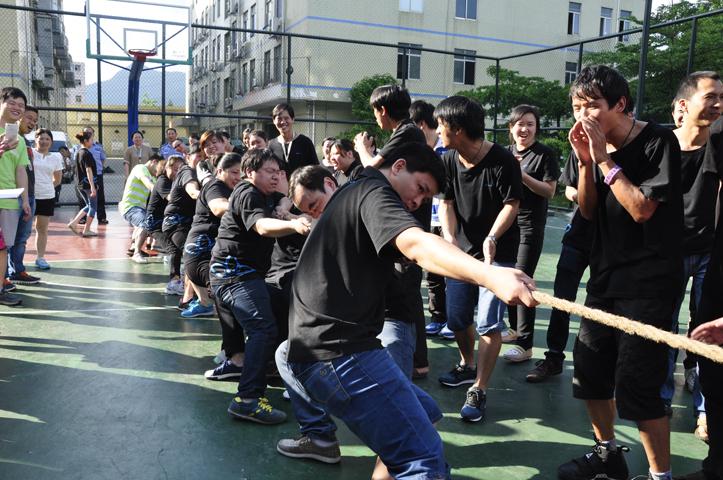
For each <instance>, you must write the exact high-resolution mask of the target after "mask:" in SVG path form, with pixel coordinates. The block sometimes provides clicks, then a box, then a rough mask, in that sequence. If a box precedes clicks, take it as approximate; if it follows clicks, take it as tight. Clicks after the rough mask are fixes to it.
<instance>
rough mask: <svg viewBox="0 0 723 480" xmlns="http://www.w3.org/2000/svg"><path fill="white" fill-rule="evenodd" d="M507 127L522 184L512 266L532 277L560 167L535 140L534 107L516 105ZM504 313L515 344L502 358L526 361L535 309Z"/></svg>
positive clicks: (537, 120) (516, 308)
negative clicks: (508, 320)
mask: <svg viewBox="0 0 723 480" xmlns="http://www.w3.org/2000/svg"><path fill="white" fill-rule="evenodd" d="M509 128H510V140H511V142H512V145H510V146H509V147H508V148H509V150H510V152H512V154H513V155H514V156H515V158H517V160H518V161H519V162H520V170H521V172H522V185H523V188H522V199H521V200H520V209H519V213H518V214H517V224H518V225H519V227H520V246H519V248H518V249H517V264H516V265H515V268H519V269H520V270H522V271H523V272H525V273H526V274H527V275H529V276H533V275H534V274H535V269H536V268H537V262H538V261H539V259H540V254H541V253H542V244H543V241H544V238H545V223H546V222H547V202H548V200H549V199H551V198H552V196H553V195H554V194H555V189H556V188H557V179H558V177H559V176H560V166H559V165H558V162H557V158H556V157H555V154H554V152H553V151H552V150H551V149H550V148H548V147H546V146H545V145H543V144H542V143H540V142H538V141H537V131H538V130H539V128H540V111H539V110H538V109H537V107H535V106H532V105H518V106H516V107H515V108H513V109H512V114H511V116H510V121H509ZM507 313H508V315H509V317H510V327H511V328H512V334H511V335H509V334H508V338H509V341H512V340H514V341H515V345H514V346H513V347H512V348H510V349H509V350H508V351H507V352H505V353H504V357H505V359H507V360H510V361H513V362H515V361H523V360H527V359H529V358H530V357H531V355H532V336H533V333H534V329H535V308H534V307H532V308H529V307H525V306H524V305H522V306H510V307H508V308H507ZM515 330H516V332H515ZM515 337H516V338H515Z"/></svg>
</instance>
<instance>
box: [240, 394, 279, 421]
mask: <svg viewBox="0 0 723 480" xmlns="http://www.w3.org/2000/svg"><path fill="white" fill-rule="evenodd" d="M228 413H229V415H231V416H232V417H234V418H240V419H242V420H250V421H252V422H256V423H262V424H264V425H275V424H277V423H282V422H285V421H286V414H285V413H284V412H282V411H281V410H277V409H275V408H274V407H272V406H271V404H270V403H269V400H268V399H266V398H264V397H260V398H248V399H242V398H240V397H234V399H233V400H231V404H230V405H229V406H228Z"/></svg>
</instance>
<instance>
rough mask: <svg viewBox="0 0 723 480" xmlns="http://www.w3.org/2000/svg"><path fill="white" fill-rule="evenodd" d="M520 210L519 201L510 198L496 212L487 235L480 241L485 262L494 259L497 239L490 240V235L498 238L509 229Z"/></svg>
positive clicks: (490, 261)
mask: <svg viewBox="0 0 723 480" xmlns="http://www.w3.org/2000/svg"><path fill="white" fill-rule="evenodd" d="M519 210H520V201H519V200H512V201H511V202H507V203H505V204H504V206H503V207H502V210H500V213H498V214H497V218H495V223H493V224H492V228H491V229H490V231H489V233H488V234H487V235H488V236H487V237H485V239H484V241H483V242H482V253H483V254H484V257H485V262H486V263H492V262H494V261H495V255H496V253H497V240H492V237H495V238H500V237H501V236H502V235H504V233H505V232H506V231H507V230H509V229H510V226H511V225H512V224H513V223H514V221H515V218H517V212H518V211H519Z"/></svg>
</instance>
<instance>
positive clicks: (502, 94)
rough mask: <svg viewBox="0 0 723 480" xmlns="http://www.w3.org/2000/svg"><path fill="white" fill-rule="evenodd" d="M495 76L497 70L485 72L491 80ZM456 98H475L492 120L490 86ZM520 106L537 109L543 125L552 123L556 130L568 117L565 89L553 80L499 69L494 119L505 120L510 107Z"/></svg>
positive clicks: (493, 111) (492, 67)
mask: <svg viewBox="0 0 723 480" xmlns="http://www.w3.org/2000/svg"><path fill="white" fill-rule="evenodd" d="M496 72H497V69H496V68H495V67H494V66H490V67H489V68H487V75H489V76H490V77H492V78H495V74H496ZM458 95H464V96H466V97H470V98H475V99H476V100H477V101H479V102H480V103H481V104H482V105H483V106H484V107H485V109H486V110H487V116H489V117H490V118H493V119H494V115H495V110H494V104H495V86H494V85H485V86H480V87H477V88H474V89H472V90H464V91H461V92H459V93H458ZM523 103H526V104H530V105H536V106H537V107H539V109H540V112H541V113H542V116H543V125H549V124H550V123H551V122H552V121H554V122H555V124H556V125H557V126H560V125H561V124H562V122H563V119H565V118H566V117H569V115H570V101H569V100H568V93H567V87H566V86H564V85H562V84H561V83H560V82H557V81H554V80H545V79H544V78H542V77H525V76H523V75H520V73H519V72H517V71H515V70H508V69H506V68H500V75H499V102H498V108H497V117H498V118H499V117H507V116H508V115H509V114H510V111H512V109H513V108H514V107H516V106H517V105H520V104H523Z"/></svg>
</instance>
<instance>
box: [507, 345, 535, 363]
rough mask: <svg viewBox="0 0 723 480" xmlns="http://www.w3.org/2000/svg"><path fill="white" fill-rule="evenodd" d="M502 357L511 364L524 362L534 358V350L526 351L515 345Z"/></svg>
mask: <svg viewBox="0 0 723 480" xmlns="http://www.w3.org/2000/svg"><path fill="white" fill-rule="evenodd" d="M502 357H503V358H504V359H505V360H507V361H509V362H515V363H517V362H524V361H526V360H529V359H531V358H532V349H531V348H530V349H529V350H525V349H524V348H522V347H520V346H519V345H513V346H511V347H510V349H509V350H507V351H506V352H505V353H504V354H503V355H502Z"/></svg>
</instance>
